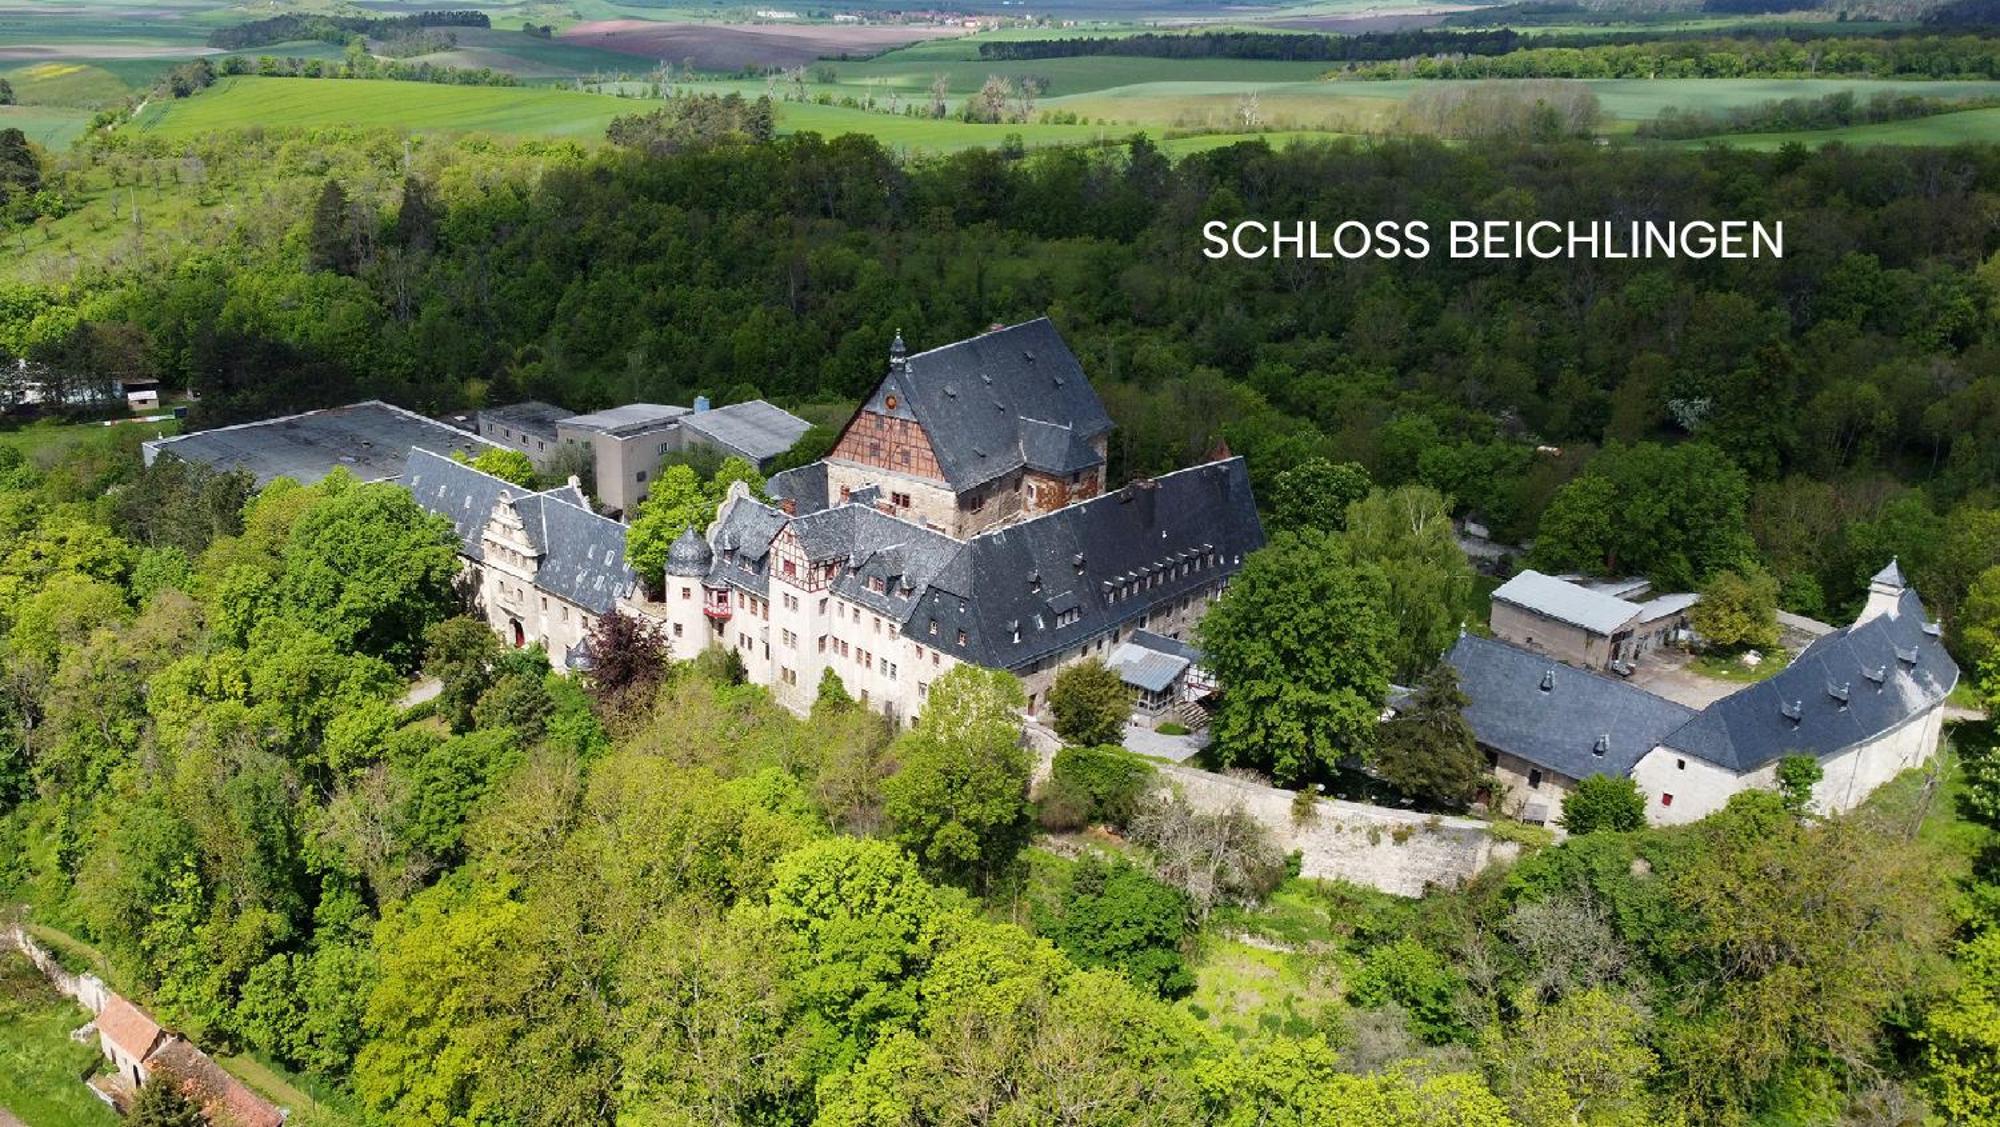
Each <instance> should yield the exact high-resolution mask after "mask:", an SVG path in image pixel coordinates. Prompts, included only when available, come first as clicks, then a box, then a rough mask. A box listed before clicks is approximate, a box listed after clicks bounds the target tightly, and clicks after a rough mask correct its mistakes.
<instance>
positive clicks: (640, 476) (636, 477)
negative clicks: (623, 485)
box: [632, 470, 646, 485]
mask: <svg viewBox="0 0 2000 1127" xmlns="http://www.w3.org/2000/svg"><path fill="white" fill-rule="evenodd" d="M632 480H633V481H636V482H638V483H639V484H641V485H644V484H645V483H646V471H645V470H640V471H639V472H638V473H636V474H633V475H632Z"/></svg>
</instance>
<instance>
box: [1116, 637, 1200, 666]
mask: <svg viewBox="0 0 2000 1127" xmlns="http://www.w3.org/2000/svg"><path fill="white" fill-rule="evenodd" d="M1132 640H1133V641H1134V642H1137V643H1138V644H1140V645H1142V646H1144V647H1146V648H1147V649H1149V650H1157V651H1159V652H1160V653H1163V654H1173V655H1174V656H1175V657H1184V658H1186V659H1187V660H1188V664H1190V665H1200V664H1201V651H1200V650H1198V649H1196V648H1194V647H1193V646H1190V645H1188V644H1187V643H1186V642H1183V641H1181V640H1180V639H1179V638H1169V637H1167V636H1166V635H1165V634H1155V633H1154V632H1152V631H1151V630H1134V631H1132Z"/></svg>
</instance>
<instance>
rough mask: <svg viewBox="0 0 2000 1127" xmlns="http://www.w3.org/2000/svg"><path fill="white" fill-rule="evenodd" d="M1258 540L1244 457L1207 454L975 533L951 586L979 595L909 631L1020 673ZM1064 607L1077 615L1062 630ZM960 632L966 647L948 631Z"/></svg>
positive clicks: (1200, 580) (1223, 572)
mask: <svg viewBox="0 0 2000 1127" xmlns="http://www.w3.org/2000/svg"><path fill="white" fill-rule="evenodd" d="M1263 546H1264V528H1263V525H1262V524H1261V523H1260V522H1259V521H1258V518H1257V506H1256V502H1255V499H1254V498H1253V497H1252V496H1251V493H1250V478H1249V474H1248V472H1247V471H1246V470H1245V468H1244V465H1243V459H1241V458H1231V459H1228V460H1226V461H1221V462H1210V463H1207V464H1205V465H1200V466H1195V467H1193V468H1191V469H1185V470H1180V471H1178V472H1175V473H1171V474H1167V475H1166V476H1164V477H1160V478H1155V479H1153V480H1152V481H1151V482H1135V483H1133V484H1132V485H1128V486H1126V487H1125V488H1123V489H1120V490H1117V491H1115V492H1112V493H1107V494H1105V495H1103V496H1100V497H1094V498H1092V499H1090V500H1088V501H1083V502H1080V503H1078V504H1075V505H1069V506H1066V507H1064V508H1061V509H1057V510H1055V511H1054V512H1051V513H1047V514H1044V515H1043V516H1039V517H1036V518H1035V519H1033V520H1028V521H1022V522H1021V523H1019V524H1011V525H1005V526H1003V527H1000V528H996V529H993V530H991V531H988V532H985V533H981V534H980V535H978V536H976V537H974V538H972V539H971V540H970V541H968V542H967V544H966V549H967V551H966V552H965V554H964V565H965V567H966V569H967V572H968V573H967V574H966V575H965V576H964V578H963V579H961V580H960V582H961V583H962V584H963V586H961V587H960V588H958V589H959V590H965V591H969V592H971V593H973V594H976V595H977V596H978V597H977V599H976V600H970V599H969V600H964V601H963V603H962V604H960V605H953V604H952V603H950V602H949V601H945V600H931V601H930V602H929V603H928V605H927V608H926V610H927V612H928V613H926V612H920V613H919V614H918V615H916V616H914V617H913V618H912V619H911V620H910V622H909V623H908V624H907V625H906V627H905V633H907V634H909V635H910V636H911V637H913V638H916V639H917V640H919V641H924V640H927V639H930V638H933V637H935V638H938V639H941V640H942V641H944V642H947V643H952V644H950V645H947V646H946V647H945V648H946V650H947V652H950V653H953V654H954V655H956V656H959V657H961V658H964V659H966V660H971V661H974V662H976V663H978V664H980V665H984V666H987V667H989V668H999V669H1018V668H1021V667H1024V666H1027V665H1030V664H1033V663H1034V662H1036V661H1039V660H1041V659H1043V658H1045V657H1048V656H1050V655H1052V654H1055V653H1057V652H1059V651H1061V650H1063V649H1066V648H1068V647H1071V646H1074V645H1077V644H1078V643H1080V642H1082V641H1084V640H1086V639H1089V638H1093V637H1096V636H1097V635H1099V634H1102V633H1105V632H1107V631H1109V630H1111V629H1113V628H1115V627H1117V626H1120V625H1122V624H1124V623H1125V622H1128V621H1130V620H1132V619H1135V618H1137V617H1139V616H1141V615H1143V614H1145V613H1147V612H1148V611H1149V610H1151V609H1152V608H1153V607H1155V606H1158V605H1160V604H1162V603H1166V602H1169V601H1172V600H1174V599H1177V598H1179V597H1180V596H1181V595H1183V594H1186V593H1188V592H1189V591H1192V590H1194V589H1196V588H1199V587H1205V586H1207V585H1209V584H1212V583H1214V582H1215V581H1216V580H1218V579H1220V578H1222V577H1224V576H1227V575H1233V574H1235V572H1236V571H1238V570H1240V569H1241V567H1242V564H1243V557H1245V556H1247V555H1249V554H1250V553H1251V552H1254V551H1256V550H1257V549H1258V548H1261V547H1263ZM1211 561H1212V562H1211ZM1197 563H1199V564H1200V565H1201V566H1198V567H1197V566H1195V565H1196V564H1197ZM1156 576H1157V577H1158V578H1157V579H1156V578H1155V577H1156ZM1128 590H1129V591H1130V592H1131V594H1130V595H1129V596H1124V597H1119V598H1116V599H1114V598H1113V593H1114V592H1123V591H1128ZM1072 609H1073V610H1075V611H1077V612H1078V613H1077V619H1076V621H1075V622H1073V623H1071V624H1069V625H1067V626H1058V625H1057V620H1058V616H1060V615H1062V614H1063V613H1064V612H1065V611H1068V610H1072ZM932 614H935V615H936V617H937V618H938V619H939V627H940V629H939V633H938V635H935V636H933V635H931V634H930V631H929V624H928V619H929V617H930V616H931V615H932ZM960 628H963V629H965V630H966V632H967V634H968V635H969V637H968V640H967V644H966V645H965V646H963V647H960V646H957V645H956V644H955V635H954V634H952V633H948V632H947V631H953V630H956V629H960ZM1017 629H1018V636H1019V638H1020V640H1019V641H1018V642H1017V641H1015V640H1014V638H1015V636H1016V630H1017ZM934 644H935V643H934Z"/></svg>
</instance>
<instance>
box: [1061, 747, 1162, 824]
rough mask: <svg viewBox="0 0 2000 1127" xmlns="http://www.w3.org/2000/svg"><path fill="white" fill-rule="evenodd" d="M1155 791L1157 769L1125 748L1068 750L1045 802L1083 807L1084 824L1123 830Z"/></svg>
mask: <svg viewBox="0 0 2000 1127" xmlns="http://www.w3.org/2000/svg"><path fill="white" fill-rule="evenodd" d="M1152 789H1153V765H1152V764H1150V763H1148V762H1146V761H1145V760H1143V759H1141V758H1139V757H1138V756H1136V755H1133V754H1132V753H1131V752H1128V751H1126V750H1125V749H1124V748H1121V747H1066V748H1063V749H1062V750H1061V751H1058V752H1056V760H1055V765H1054V767H1053V769H1052V771H1051V773H1050V778H1049V786H1048V788H1047V789H1046V790H1045V791H1044V792H1043V797H1042V801H1043V805H1044V807H1047V806H1048V805H1049V803H1050V800H1051V799H1055V800H1056V801H1057V803H1058V804H1068V805H1071V806H1074V805H1076V804H1079V803H1081V804H1083V819H1084V821H1086V822H1090V821H1096V822H1103V823H1105V824H1107V825H1112V826H1118V827H1120V828H1123V827H1124V826H1125V825H1127V824H1128V823H1130V822H1131V821H1132V816H1133V814H1135V813H1136V812H1137V811H1138V809H1139V802H1140V800H1142V799H1144V798H1145V797H1146V793H1147V792H1148V791H1150V790H1152ZM1044 824H1045V825H1046V824H1047V823H1046V822H1044Z"/></svg>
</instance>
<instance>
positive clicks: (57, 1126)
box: [0, 952, 118, 1127]
mask: <svg viewBox="0 0 2000 1127" xmlns="http://www.w3.org/2000/svg"><path fill="white" fill-rule="evenodd" d="M89 1020H90V1014H89V1013H88V1012H87V1011H85V1010H84V1009H83V1007H81V1006H78V1005H76V1004H75V1003H73V1002H71V1001H70V1000H69V999H67V998H65V997H63V996H62V995H60V994H58V993H56V992H55V990H54V989H53V988H51V987H50V986H49V984H48V983H47V981H46V980H44V979H43V978H42V975H41V972H40V971H37V970H36V969H35V967H34V964H32V963H30V962H28V960H27V959H26V958H23V957H22V956H20V955H18V954H15V953H13V952H8V953H6V954H4V955H0V1109H5V1110H6V1111H9V1112H12V1113H13V1114H14V1115H15V1116H16V1117H17V1118H19V1119H20V1120H21V1121H22V1122H24V1123H27V1124H29V1125H30V1127H115V1125H116V1124H117V1122H118V1117H117V1116H116V1115H114V1114H112V1112H111V1109H110V1108H108V1107H105V1106H104V1105H103V1104H102V1103H99V1102H98V1099H97V1097H96V1096H93V1095H91V1094H90V1092H89V1090H88V1089H86V1088H85V1087H84V1085H83V1078H84V1077H86V1076H89V1075H91V1074H92V1073H93V1072H95V1071H96V1070H97V1062H98V1061H99V1059H100V1058H99V1057H98V1053H97V1046H96V1044H95V1042H94V1041H92V1042H89V1043H85V1044H81V1045H79V1044H77V1043H76V1042H74V1041H71V1040H70V1039H69V1035H70V1031H71V1030H74V1029H76V1028H77V1027H78V1026H80V1025H82V1024H83V1023H84V1022H86V1021H89Z"/></svg>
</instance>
